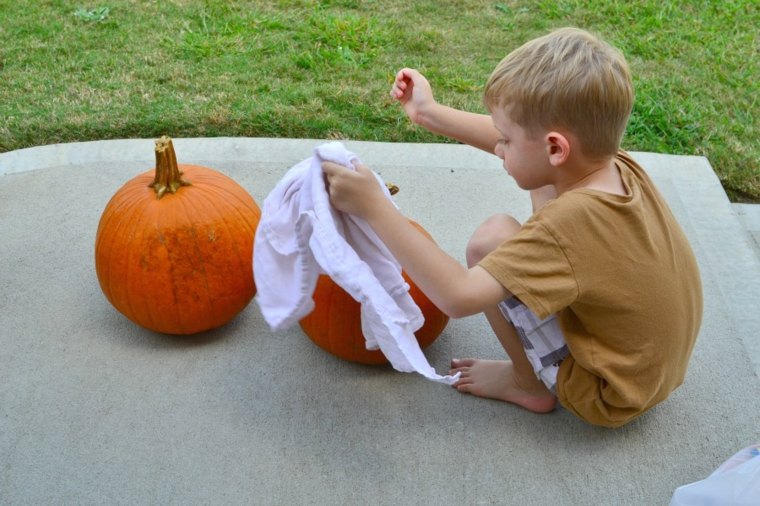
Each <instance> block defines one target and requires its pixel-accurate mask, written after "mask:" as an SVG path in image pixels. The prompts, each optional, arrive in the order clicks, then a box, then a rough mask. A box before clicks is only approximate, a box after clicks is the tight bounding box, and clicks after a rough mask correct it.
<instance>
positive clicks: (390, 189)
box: [385, 183, 399, 195]
mask: <svg viewBox="0 0 760 506" xmlns="http://www.w3.org/2000/svg"><path fill="white" fill-rule="evenodd" d="M385 187H386V188H388V192H389V193H390V194H391V195H395V194H397V193H398V192H399V187H398V186H396V185H395V184H393V183H385Z"/></svg>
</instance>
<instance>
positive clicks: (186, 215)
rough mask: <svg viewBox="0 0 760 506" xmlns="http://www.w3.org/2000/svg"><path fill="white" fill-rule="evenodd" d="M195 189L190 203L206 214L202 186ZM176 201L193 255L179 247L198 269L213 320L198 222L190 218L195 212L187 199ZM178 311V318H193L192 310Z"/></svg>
mask: <svg viewBox="0 0 760 506" xmlns="http://www.w3.org/2000/svg"><path fill="white" fill-rule="evenodd" d="M195 189H196V190H195V191H194V194H193V197H194V198H193V202H192V203H193V205H194V206H196V207H197V210H198V211H199V212H200V215H201V216H206V214H205V213H206V209H204V208H203V204H202V201H203V198H202V197H203V196H204V195H203V191H202V187H201V188H199V187H198V186H195ZM177 202H178V205H179V206H182V208H183V210H184V212H183V213H182V217H183V219H185V220H187V223H188V225H187V231H186V232H189V233H190V234H191V235H192V236H193V237H192V239H193V240H191V241H188V242H189V243H190V244H192V247H193V250H194V251H193V253H194V255H191V252H190V251H188V250H187V249H181V252H182V253H183V254H184V255H186V256H187V258H188V261H189V262H190V265H191V267H192V270H193V271H194V270H195V266H196V265H197V268H198V269H199V271H200V276H199V279H200V281H201V282H202V283H203V288H204V290H202V292H203V293H202V295H203V296H204V298H205V304H207V305H208V307H209V308H210V311H211V315H210V318H211V319H213V320H216V319H217V318H218V316H219V315H218V313H217V310H216V308H215V305H214V300H213V297H212V296H211V289H210V287H209V285H208V278H207V274H208V273H207V270H206V265H205V258H204V253H203V252H202V251H201V249H200V246H199V245H198V238H197V233H196V230H197V227H198V223H197V222H194V221H193V218H192V216H194V215H195V213H194V212H193V211H194V210H189V209H188V206H189V205H190V202H189V200H188V199H178V201H177ZM196 262H197V263H196ZM173 279H174V278H173ZM175 281H176V280H175ZM198 295H201V294H198ZM200 305H203V303H200ZM180 313H182V315H181V316H180V318H187V319H190V320H193V319H194V318H193V317H194V312H192V311H180Z"/></svg>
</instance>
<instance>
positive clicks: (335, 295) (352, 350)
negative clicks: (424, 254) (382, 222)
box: [300, 221, 449, 365]
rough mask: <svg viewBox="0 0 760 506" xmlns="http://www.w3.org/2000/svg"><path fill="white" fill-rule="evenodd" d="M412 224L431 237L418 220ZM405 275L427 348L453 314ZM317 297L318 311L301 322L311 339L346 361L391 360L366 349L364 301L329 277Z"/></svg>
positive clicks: (322, 279)
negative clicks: (441, 307) (442, 308)
mask: <svg viewBox="0 0 760 506" xmlns="http://www.w3.org/2000/svg"><path fill="white" fill-rule="evenodd" d="M411 223H412V225H414V226H415V227H416V228H417V229H418V230H420V232H422V233H423V234H425V235H426V236H427V237H430V234H428V233H427V231H426V230H425V229H423V228H422V226H420V225H419V224H418V223H416V222H414V221H412V222H411ZM430 238H431V239H432V237H430ZM402 275H403V276H404V279H405V280H406V282H407V283H409V287H410V289H409V294H410V295H411V296H412V299H414V301H415V302H416V303H417V305H418V306H419V308H420V310H421V311H422V314H423V316H424V317H425V323H424V325H423V326H422V327H421V328H420V329H419V330H418V331H417V332H415V337H416V338H417V342H418V343H419V344H420V348H425V347H427V346H429V345H430V344H431V343H433V341H435V340H436V339H437V338H438V336H439V335H440V334H441V332H443V329H444V328H445V327H446V324H448V322H449V317H448V316H447V315H446V314H445V313H443V311H441V310H440V309H438V307H436V305H435V304H433V303H432V302H431V301H430V299H428V298H427V296H426V295H425V294H424V293H422V290H420V289H419V288H418V287H417V285H415V284H414V283H413V282H412V280H411V279H410V278H409V277H408V276H407V275H406V273H402ZM313 298H314V303H315V307H314V310H313V311H312V312H311V313H310V314H309V315H307V316H306V317H305V318H303V319H302V320H301V321H300V325H301V328H302V329H303V331H304V332H305V333H306V335H307V336H308V337H309V339H311V340H312V341H313V342H314V343H315V344H316V345H318V346H319V347H320V348H322V349H324V350H326V351H328V352H329V353H331V354H333V355H335V356H337V357H339V358H342V359H344V360H349V361H351V362H358V363H360V364H372V365H374V364H387V363H388V359H386V358H385V355H383V352H382V351H380V350H373V351H369V350H367V349H366V347H365V340H364V335H363V334H362V326H361V314H360V313H361V306H360V304H359V303H358V302H357V301H355V300H354V299H353V297H351V296H350V295H349V294H348V293H347V292H346V291H345V290H343V289H342V288H341V287H340V286H338V285H337V284H336V283H335V282H334V281H333V280H332V279H331V278H330V277H329V276H325V275H322V276H320V277H319V279H318V280H317V286H316V289H315V290H314V296H313Z"/></svg>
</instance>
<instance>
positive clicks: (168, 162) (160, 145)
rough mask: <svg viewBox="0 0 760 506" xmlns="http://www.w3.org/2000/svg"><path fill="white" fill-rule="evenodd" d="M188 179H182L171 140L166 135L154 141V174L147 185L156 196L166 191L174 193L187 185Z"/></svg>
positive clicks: (159, 196)
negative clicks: (151, 180)
mask: <svg viewBox="0 0 760 506" xmlns="http://www.w3.org/2000/svg"><path fill="white" fill-rule="evenodd" d="M189 185H190V181H186V180H184V179H182V172H180V170H179V167H178V166H177V155H176V154H175V153H174V145H173V144H172V140H171V139H170V138H169V137H167V136H166V135H163V136H161V138H160V139H158V140H157V141H156V176H155V178H154V179H153V182H152V183H151V184H149V185H148V186H149V187H151V188H153V189H154V190H155V191H156V198H159V199H160V198H161V197H163V196H164V194H165V193H166V192H169V193H176V192H177V190H178V189H179V188H180V187H181V186H189Z"/></svg>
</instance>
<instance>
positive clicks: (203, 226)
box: [95, 138, 261, 334]
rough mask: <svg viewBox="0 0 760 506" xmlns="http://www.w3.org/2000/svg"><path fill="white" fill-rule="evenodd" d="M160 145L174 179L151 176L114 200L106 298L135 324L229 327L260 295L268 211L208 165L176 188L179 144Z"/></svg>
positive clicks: (99, 252) (102, 243) (104, 221)
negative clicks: (256, 267) (259, 238)
mask: <svg viewBox="0 0 760 506" xmlns="http://www.w3.org/2000/svg"><path fill="white" fill-rule="evenodd" d="M160 143H163V146H162V147H164V148H165V149H164V151H163V152H162V153H161V154H162V156H164V159H163V161H162V162H161V163H163V165H164V166H166V167H167V168H169V169H170V172H171V173H172V177H169V178H164V177H161V178H159V177H157V175H156V174H155V173H153V174H151V171H148V172H146V173H145V174H142V175H138V176H137V177H135V178H133V179H132V180H130V181H128V182H127V183H126V184H125V185H124V186H123V187H122V188H121V189H120V190H119V191H118V192H117V193H116V194H115V195H114V196H113V197H112V199H111V201H110V202H109V204H108V205H107V206H106V210H104V212H103V216H102V217H101V222H100V224H99V229H98V235H97V239H96V241H95V243H96V244H95V246H96V251H95V254H96V264H97V265H96V270H97V272H98V278H99V281H100V284H101V287H102V288H103V292H104V294H105V295H106V297H107V298H108V299H109V301H111V303H112V304H113V305H114V306H116V308H117V309H118V310H119V311H120V312H122V313H123V314H124V315H125V316H127V317H128V318H129V319H131V320H132V321H134V322H136V323H138V324H139V325H142V326H146V327H148V328H151V329H152V330H156V331H158V332H168V333H175V334H176V333H180V334H189V333H194V332H199V331H202V330H207V329H210V328H214V327H217V326H219V325H222V324H224V323H227V322H228V321H229V320H230V319H232V318H233V317H234V316H235V315H236V314H237V313H239V312H240V311H241V310H242V309H243V308H245V306H246V305H247V304H248V303H249V302H250V300H251V298H252V297H253V290H254V285H253V273H252V269H251V265H250V264H251V259H252V249H253V236H254V234H255V230H256V228H257V226H258V221H259V218H260V216H261V210H260V209H259V207H258V205H257V204H256V202H255V200H253V199H252V197H251V196H250V195H249V194H248V193H247V192H246V191H245V189H243V188H242V187H241V186H240V185H238V184H237V183H236V182H235V181H234V180H232V179H231V178H229V177H228V176H226V175H224V174H222V173H220V172H217V171H215V170H213V169H208V168H206V167H201V166H182V167H181V170H182V171H184V172H185V173H186V177H187V178H188V179H189V180H190V181H191V182H192V183H193V184H192V186H189V187H188V188H186V189H185V188H182V187H178V186H176V184H175V183H176V177H177V176H178V173H179V171H180V166H178V165H175V164H176V161H175V158H174V156H173V148H172V146H171V142H170V141H169V140H168V139H166V138H162V139H161V140H160V142H159V143H157V148H158V147H159V144H160ZM156 154H157V164H156V166H157V167H158V166H159V162H158V150H157V151H156ZM167 160H168V162H167V163H164V162H165V161H167ZM217 178H219V179H217ZM196 180H197V181H198V184H197V185H196ZM151 181H153V183H154V184H149V183H151ZM156 182H158V183H159V184H158V185H157V186H158V188H152V187H153V186H156V184H155V183H156ZM204 183H207V184H204ZM136 186H139V188H138V187H136ZM162 190H163V191H164V192H165V193H164V194H163V198H161V199H160V200H159V199H158V198H157V195H156V192H157V191H158V192H161V191H162ZM172 190H176V192H175V193H173V194H172ZM188 192H189V193H188ZM170 194H171V196H170ZM188 195H189V196H188ZM178 199H179V200H178ZM185 199H188V200H187V201H185ZM246 262H248V265H246ZM246 272H247V273H246ZM249 278H250V279H249ZM159 285H161V286H159Z"/></svg>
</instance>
